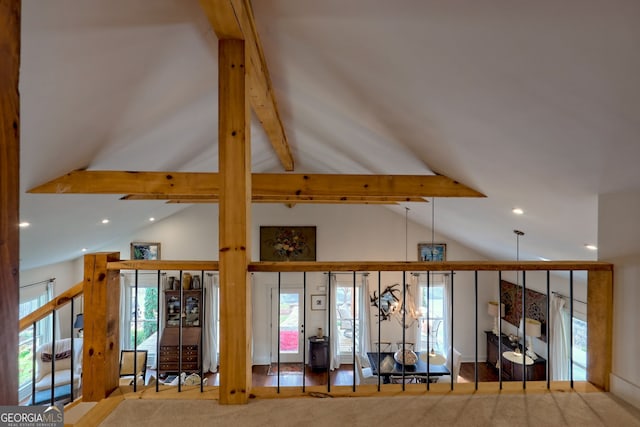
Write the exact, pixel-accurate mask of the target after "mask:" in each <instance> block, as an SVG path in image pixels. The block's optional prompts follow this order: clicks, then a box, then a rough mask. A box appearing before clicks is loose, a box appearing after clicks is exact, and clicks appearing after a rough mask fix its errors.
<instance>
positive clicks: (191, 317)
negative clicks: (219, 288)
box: [158, 289, 202, 378]
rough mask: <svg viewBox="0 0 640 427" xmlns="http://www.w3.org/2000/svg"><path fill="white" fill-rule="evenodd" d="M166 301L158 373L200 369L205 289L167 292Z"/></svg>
mask: <svg viewBox="0 0 640 427" xmlns="http://www.w3.org/2000/svg"><path fill="white" fill-rule="evenodd" d="M181 292H182V296H181ZM181 298H182V299H181ZM164 300H165V322H164V326H165V327H164V330H163V331H162V337H161V338H160V355H159V363H158V376H159V377H160V378H164V377H166V376H167V375H168V374H179V373H180V372H181V371H182V372H186V373H187V374H188V373H192V372H200V365H201V360H200V350H201V349H200V346H201V338H200V337H201V325H202V289H194V290H182V291H180V290H170V291H165V295H164ZM181 302H182V304H181ZM180 326H182V328H180ZM180 331H182V338H181V337H180V333H179V332H180ZM180 339H182V347H180ZM181 356H182V367H180V361H181V360H180V358H181Z"/></svg>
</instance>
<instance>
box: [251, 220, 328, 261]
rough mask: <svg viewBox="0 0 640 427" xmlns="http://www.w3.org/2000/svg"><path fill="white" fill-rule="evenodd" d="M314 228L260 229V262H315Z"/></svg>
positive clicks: (276, 227)
mask: <svg viewBox="0 0 640 427" xmlns="http://www.w3.org/2000/svg"><path fill="white" fill-rule="evenodd" d="M315 260H316V227H315V226H304V227H299V226H295V227H287V226H261V227H260V261H315Z"/></svg>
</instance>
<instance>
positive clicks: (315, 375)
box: [205, 362, 498, 387]
mask: <svg viewBox="0 0 640 427" xmlns="http://www.w3.org/2000/svg"><path fill="white" fill-rule="evenodd" d="M474 365H475V364H474V363H462V364H461V365H460V378H458V381H459V382H471V383H472V382H474V381H475V366H474ZM268 370H269V366H268V365H256V366H254V367H253V376H252V380H253V385H254V386H255V387H276V386H277V385H278V376H277V375H268ZM330 376H331V384H332V385H347V386H348V385H352V384H353V365H344V364H343V365H340V368H339V369H337V370H335V371H332V372H331V373H330ZM205 377H206V378H207V385H214V386H219V385H220V380H219V377H220V376H219V374H217V373H208V374H206V375H205ZM478 381H481V382H482V381H488V382H493V381H498V372H497V371H496V370H495V369H494V368H492V367H490V366H489V365H487V364H486V363H485V362H478ZM326 384H327V372H326V371H313V370H311V369H310V368H309V367H308V366H307V367H306V369H305V385H308V386H312V385H326ZM280 386H281V387H294V386H298V387H300V386H302V375H301V374H300V373H294V374H290V373H284V372H283V373H282V374H281V375H280Z"/></svg>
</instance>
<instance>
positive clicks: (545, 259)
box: [538, 256, 551, 261]
mask: <svg viewBox="0 0 640 427" xmlns="http://www.w3.org/2000/svg"><path fill="white" fill-rule="evenodd" d="M538 259H539V260H540V261H551V260H550V259H549V258H545V257H542V256H539V257H538Z"/></svg>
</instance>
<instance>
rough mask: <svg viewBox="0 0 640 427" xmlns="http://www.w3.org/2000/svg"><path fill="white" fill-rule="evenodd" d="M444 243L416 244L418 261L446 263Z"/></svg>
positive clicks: (445, 246)
mask: <svg viewBox="0 0 640 427" xmlns="http://www.w3.org/2000/svg"><path fill="white" fill-rule="evenodd" d="M446 260H447V245H446V244H445V243H433V244H431V243H418V261H446Z"/></svg>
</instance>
